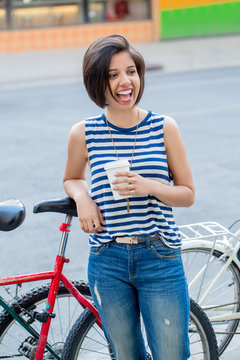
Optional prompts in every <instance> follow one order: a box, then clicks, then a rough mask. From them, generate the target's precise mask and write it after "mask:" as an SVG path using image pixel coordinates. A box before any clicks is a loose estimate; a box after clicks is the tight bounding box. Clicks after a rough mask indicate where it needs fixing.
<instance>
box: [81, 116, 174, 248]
mask: <svg viewBox="0 0 240 360" xmlns="http://www.w3.org/2000/svg"><path fill="white" fill-rule="evenodd" d="M163 122H164V116H162V115H161V116H160V115H158V114H155V113H152V112H149V113H148V115H147V116H146V117H145V119H144V120H143V121H142V122H140V123H139V125H138V133H137V138H136V147H135V151H134V157H133V162H132V168H131V171H133V172H136V173H138V174H139V175H141V176H144V177H148V178H151V179H155V180H157V181H161V182H163V183H165V184H169V183H170V178H169V171H168V164H167V156H166V151H165V147H164V139H163ZM108 124H109V126H110V128H111V133H112V137H113V140H114V143H115V146H116V149H117V152H118V156H119V159H127V160H128V161H129V163H130V162H131V158H132V151H133V146H134V141H135V135H136V126H134V127H132V128H128V129H126V128H120V127H117V126H115V125H113V124H111V123H109V122H108ZM85 137H86V143H87V150H88V156H89V161H90V166H91V190H90V196H91V198H92V199H93V200H94V201H95V202H96V204H97V205H98V206H99V208H100V210H101V212H102V214H103V216H104V219H105V222H106V226H102V228H103V231H102V232H101V233H97V234H91V235H90V238H89V243H90V245H91V246H99V245H101V244H103V243H106V242H108V241H111V240H113V239H114V237H115V236H144V235H155V234H156V233H159V234H160V235H161V237H162V239H163V240H164V242H165V243H166V245H168V246H171V247H178V246H180V245H181V238H180V233H179V230H178V228H177V226H176V224H175V220H174V217H173V213H172V208H171V207H169V206H167V205H165V204H163V203H162V202H161V201H160V200H158V199H157V198H156V197H154V196H151V195H148V196H134V197H130V198H129V200H130V212H129V213H128V212H127V204H126V200H125V199H121V200H114V198H113V194H112V191H111V187H110V184H109V181H108V178H107V174H106V171H105V170H104V165H105V164H106V163H108V162H109V161H114V160H117V155H116V152H115V149H114V147H113V144H112V140H111V137H110V134H109V130H108V127H107V123H106V119H105V115H104V114H102V115H99V116H97V117H91V118H87V119H86V120H85Z"/></svg>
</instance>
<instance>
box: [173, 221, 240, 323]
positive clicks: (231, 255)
mask: <svg viewBox="0 0 240 360" xmlns="http://www.w3.org/2000/svg"><path fill="white" fill-rule="evenodd" d="M180 229H181V227H180ZM226 234H230V235H231V237H230V238H229V239H227V237H226V236H225V235H226ZM226 234H223V239H222V240H217V237H218V236H219V234H218V235H216V237H215V238H214V241H210V240H207V239H204V237H203V239H201V238H198V239H196V240H193V239H189V240H188V239H187V240H186V241H183V245H182V250H184V249H195V248H207V249H212V251H211V252H210V254H209V259H208V262H207V263H206V264H205V265H204V266H203V267H202V269H201V270H200V271H199V272H198V274H197V275H196V276H195V278H194V279H192V281H191V282H190V283H189V289H191V287H192V286H194V285H195V284H196V282H197V281H199V280H200V279H201V278H202V279H204V276H205V274H206V272H207V269H208V267H209V265H211V263H212V262H213V261H214V257H213V256H212V253H213V251H214V250H216V251H219V252H220V253H221V254H222V255H221V257H222V258H225V259H227V260H226V261H225V263H224V265H223V266H222V268H221V270H220V271H219V273H218V274H217V276H216V277H215V278H214V280H213V281H212V282H211V284H210V285H209V286H208V288H207V289H206V290H205V292H204V293H203V294H201V290H202V289H201V286H200V288H199V296H200V294H201V297H200V298H199V299H197V301H198V303H199V305H200V306H202V304H203V301H204V300H205V298H206V297H207V296H208V294H209V293H210V291H211V290H212V289H213V288H214V286H215V285H216V284H217V282H218V281H219V279H220V278H221V276H222V275H223V274H224V272H225V271H226V269H227V268H228V266H229V265H230V264H231V263H235V265H236V266H237V268H238V269H239V271H240V261H239V260H238V257H237V253H238V251H239V249H240V239H239V235H240V230H238V231H237V232H236V233H235V234H232V233H230V232H228V231H227V232H226ZM206 238H207V237H206ZM236 240H237V243H236V245H235V246H233V245H232V244H233V242H234V241H236ZM221 257H220V258H221ZM227 306H228V305H222V306H218V307H217V309H218V310H221V309H223V308H224V309H225V310H227V309H228V308H227ZM202 308H203V309H205V310H207V308H206V307H204V306H202ZM234 319H240V312H235V313H229V314H224V315H218V316H211V317H209V320H210V321H211V322H220V321H227V320H234Z"/></svg>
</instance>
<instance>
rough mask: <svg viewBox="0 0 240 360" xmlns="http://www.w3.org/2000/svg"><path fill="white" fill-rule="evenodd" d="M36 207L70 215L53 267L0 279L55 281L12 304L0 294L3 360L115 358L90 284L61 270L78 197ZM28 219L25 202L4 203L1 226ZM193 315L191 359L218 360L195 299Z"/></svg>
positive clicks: (9, 282) (4, 282)
mask: <svg viewBox="0 0 240 360" xmlns="http://www.w3.org/2000/svg"><path fill="white" fill-rule="evenodd" d="M33 211H34V213H43V212H57V213H62V214H65V215H66V219H65V222H64V223H61V224H60V231H61V232H62V237H61V241H60V247H59V252H58V254H57V256H56V260H55V265H54V269H53V270H52V271H47V272H41V273H35V274H24V275H17V276H10V277H3V278H0V286H6V285H12V284H16V286H19V284H22V283H25V282H31V281H40V280H41V281H42V280H51V282H50V284H47V285H44V286H40V287H38V288H35V289H32V290H30V291H29V292H27V293H26V294H24V295H22V296H21V297H16V298H14V299H13V300H12V301H11V302H10V303H9V302H8V301H6V300H4V299H3V298H2V297H0V306H2V307H3V308H4V310H3V312H2V313H1V314H0V359H14V358H16V357H18V358H19V359H32V360H34V359H35V360H43V359H44V360H47V359H59V360H60V359H62V360H77V359H96V360H100V359H112V360H114V359H115V357H114V354H113V352H112V350H111V346H110V345H109V344H108V343H107V341H106V338H105V336H104V333H103V330H102V324H101V320H100V318H99V315H98V312H97V310H96V308H95V307H94V304H93V303H92V300H91V294H90V290H89V287H88V284H87V283H85V282H84V281H73V282H71V281H70V280H69V279H68V278H67V277H66V276H65V275H64V274H63V273H62V270H63V266H64V263H67V262H68V259H66V258H65V251H66V246H67V241H68V235H69V232H70V227H71V221H72V217H73V216H77V211H76V206H75V202H74V201H73V200H72V199H70V198H64V199H57V200H47V201H42V202H40V203H38V204H36V205H35V206H34V209H33ZM24 218H25V208H24V205H23V204H22V203H21V202H19V201H18V200H7V201H2V202H0V230H2V231H10V230H13V229H15V228H17V227H18V226H20V225H21V223H22V222H23V220H24ZM79 305H81V306H80V308H81V311H80V310H79ZM79 314H80V315H79ZM190 318H191V319H190V325H189V339H190V349H191V359H193V360H194V359H196V360H217V359H218V353H217V342H216V338H215V334H214V331H213V329H212V326H211V323H210V322H209V320H208V318H207V317H206V315H205V313H204V312H203V311H202V309H201V308H200V307H199V306H198V305H197V304H196V303H195V302H193V301H192V300H191V315H190ZM52 319H53V321H52ZM50 324H51V327H50ZM73 324H74V325H73ZM146 347H147V352H148V359H152V356H151V351H150V350H149V348H148V346H147V343H146Z"/></svg>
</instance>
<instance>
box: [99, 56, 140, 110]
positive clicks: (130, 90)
mask: <svg viewBox="0 0 240 360" xmlns="http://www.w3.org/2000/svg"><path fill="white" fill-rule="evenodd" d="M108 76H109V87H110V89H111V92H110V89H109V87H107V89H106V91H105V98H106V104H107V105H108V106H110V107H114V108H117V109H123V108H124V109H130V108H132V107H133V105H134V104H135V102H136V99H137V97H138V93H139V89H140V78H139V75H138V72H137V69H136V65H135V63H134V61H133V59H132V57H131V55H130V54H129V53H127V52H125V51H121V52H119V53H117V54H114V55H113V56H112V58H111V61H110V65H109V71H108Z"/></svg>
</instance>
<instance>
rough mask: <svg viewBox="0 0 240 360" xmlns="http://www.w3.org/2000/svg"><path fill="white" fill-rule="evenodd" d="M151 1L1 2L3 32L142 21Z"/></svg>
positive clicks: (55, 0) (51, 0)
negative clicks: (10, 29)
mask: <svg viewBox="0 0 240 360" xmlns="http://www.w3.org/2000/svg"><path fill="white" fill-rule="evenodd" d="M149 17H150V0H0V29H5V28H7V27H8V28H13V29H19V28H20V29H26V28H37V27H47V26H64V25H73V24H82V23H98V22H111V21H128V20H130V21H132V20H142V19H147V18H149Z"/></svg>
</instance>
